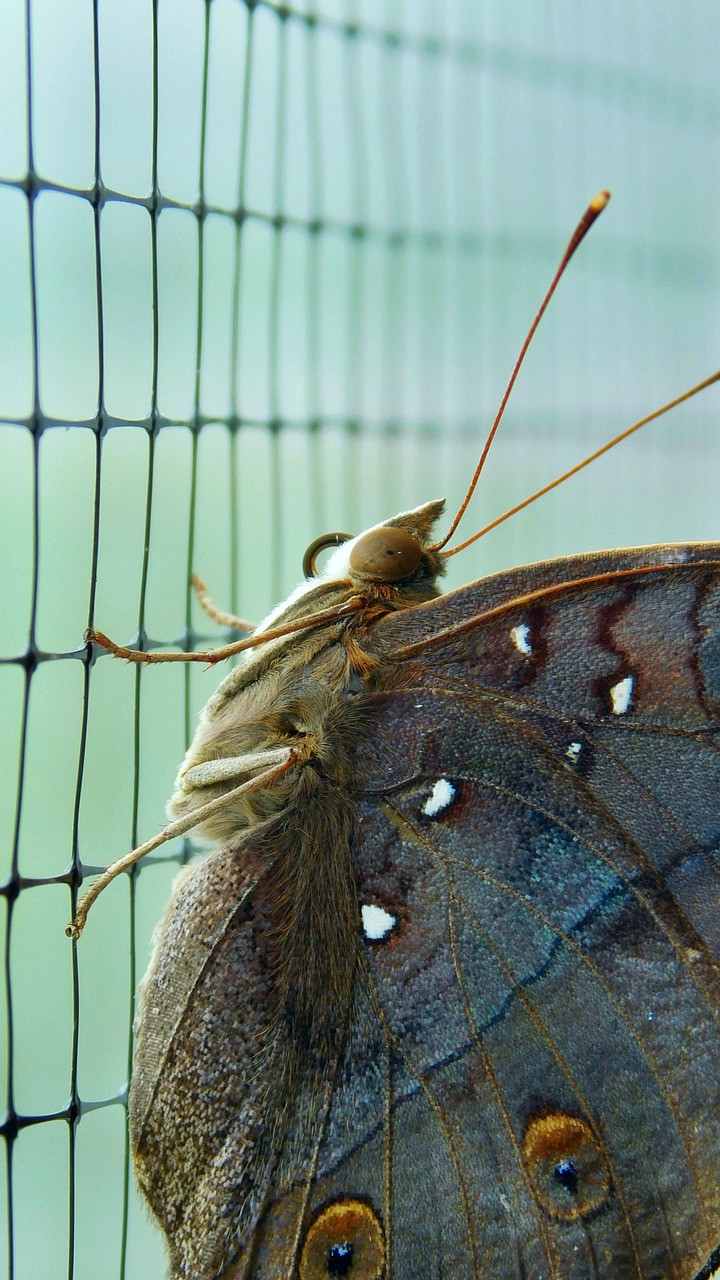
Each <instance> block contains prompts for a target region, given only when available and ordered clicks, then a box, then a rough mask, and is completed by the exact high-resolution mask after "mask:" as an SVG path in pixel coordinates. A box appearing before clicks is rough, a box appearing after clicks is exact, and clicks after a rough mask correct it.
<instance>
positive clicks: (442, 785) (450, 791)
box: [422, 778, 455, 818]
mask: <svg viewBox="0 0 720 1280" xmlns="http://www.w3.org/2000/svg"><path fill="white" fill-rule="evenodd" d="M454 798H455V788H454V786H453V784H452V782H450V781H449V780H448V779H447V778H438V780H437V782H436V783H435V786H434V787H433V789H432V791H431V792H430V795H429V796H428V798H427V800H426V801H425V803H424V805H423V809H422V811H423V813H425V814H427V816H428V818H437V816H438V814H439V813H442V812H443V810H445V809H447V808H448V807H449V805H451V804H452V802H453V800H454Z"/></svg>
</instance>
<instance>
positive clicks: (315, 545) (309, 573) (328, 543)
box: [302, 533, 352, 578]
mask: <svg viewBox="0 0 720 1280" xmlns="http://www.w3.org/2000/svg"><path fill="white" fill-rule="evenodd" d="M350 538H352V534H351V533H323V534H321V535H320V537H319V538H316V539H315V541H314V542H311V543H310V546H309V547H308V549H307V551H306V552H305V555H304V556H303V564H302V567H303V573H304V575H305V577H306V578H316V577H317V574H318V567H317V558H318V556H319V555H320V552H321V551H327V549H328V547H341V546H342V544H343V542H349V540H350Z"/></svg>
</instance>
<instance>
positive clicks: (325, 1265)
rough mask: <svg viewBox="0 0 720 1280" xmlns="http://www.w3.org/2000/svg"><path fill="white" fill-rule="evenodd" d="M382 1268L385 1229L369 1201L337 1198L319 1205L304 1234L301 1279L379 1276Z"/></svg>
mask: <svg viewBox="0 0 720 1280" xmlns="http://www.w3.org/2000/svg"><path fill="white" fill-rule="evenodd" d="M384 1270H385V1233H384V1231H383V1228H382V1223H381V1222H380V1219H379V1218H378V1216H377V1214H376V1213H375V1211H374V1209H372V1208H371V1207H370V1205H369V1204H365V1203H364V1202H363V1201H362V1200H350V1199H347V1200H336V1201H335V1203H334V1204H329V1205H327V1206H326V1208H324V1209H321V1211H320V1213H319V1214H318V1216H317V1217H316V1219H315V1221H314V1222H313V1223H312V1225H311V1226H310V1229H309V1230H308V1233H307V1236H306V1238H305V1244H304V1246H303V1251H302V1257H301V1259H300V1280H328V1277H330V1276H347V1277H348V1280H380V1277H381V1276H382V1275H383V1274H384Z"/></svg>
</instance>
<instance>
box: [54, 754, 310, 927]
mask: <svg viewBox="0 0 720 1280" xmlns="http://www.w3.org/2000/svg"><path fill="white" fill-rule="evenodd" d="M262 756H271V757H273V758H274V761H275V762H274V763H273V764H271V765H270V767H269V768H267V769H263V770H262V772H261V773H259V774H257V776H256V777H254V778H250V779H249V780H248V781H247V782H243V783H241V784H240V786H237V787H233V788H232V789H231V790H230V791H226V792H225V793H224V794H223V795H221V796H217V797H216V798H215V799H214V800H209V801H208V802H207V804H203V805H200V806H199V807H198V808H197V809H193V810H192V811H191V812H190V813H187V814H184V815H183V816H182V817H181V818H177V819H176V820H175V821H174V822H169V823H168V825H167V826H166V827H163V830H162V831H160V832H159V833H158V835H156V836H153V837H152V838H151V839H150V840H146V841H145V842H144V843H143V844H140V845H138V846H137V848H136V849H131V851H130V853H126V854H125V856H124V857H122V858H118V859H117V861H116V862H113V863H111V865H110V866H109V867H108V868H107V870H106V871H104V872H103V874H102V875H101V876H98V878H97V880H96V881H95V882H94V884H93V885H92V886H91V888H90V889H88V891H87V893H86V894H85V895H84V896H83V898H82V899H81V901H80V903H79V905H78V908H77V911H76V913H75V918H74V919H73V920H72V922H71V923H70V924H69V925H68V926H67V928H66V930H65V932H66V934H67V936H68V937H69V938H73V939H75V940H77V939H78V938H79V937H80V934H81V933H82V931H83V929H84V928H85V921H86V919H87V914H88V911H89V910H90V908H91V906H92V904H93V902H94V901H95V899H96V898H97V897H98V896H99V895H100V894H101V893H102V891H103V889H106V888H107V886H108V885H109V884H110V882H111V881H112V880H114V879H115V877H116V876H119V875H120V873H121V872H122V871H127V870H128V868H129V867H132V866H134V865H135V863H136V862H139V861H140V859H141V858H144V857H145V855H146V854H147V853H151V852H152V850H153V849H157V848H158V846H159V845H161V844H165V842H166V841H167V840H173V839H174V838H175V837H176V836H181V835H184V834H185V832H186V831H190V830H191V829H192V828H193V827H197V826H199V825H200V823H202V822H205V821H206V820H207V819H208V818H210V817H212V815H213V814H214V813H217V811H218V810H219V809H222V808H223V807H224V806H225V805H227V804H231V803H232V802H233V801H234V800H237V799H238V797H240V796H242V795H243V794H245V793H247V792H249V791H255V790H257V789H258V788H259V787H265V786H267V785H268V783H270V782H273V781H274V780H275V778H279V777H280V775H281V774H283V773H287V771H288V769H291V768H292V767H293V766H294V765H295V764H297V763H298V761H299V759H300V758H301V755H300V753H299V752H297V751H295V750H294V748H292V747H283V748H277V749H275V750H272V751H268V752H257V753H256V754H255V756H253V757H250V758H251V759H254V760H255V762H256V763H257V762H258V759H259V757H262ZM239 758H241V759H242V758H244V757H239ZM237 759H238V758H237V757H236V760H235V764H236V771H237ZM217 763H219V764H222V763H224V762H223V761H218V762H217ZM198 767H199V768H202V766H198ZM245 772H247V769H245Z"/></svg>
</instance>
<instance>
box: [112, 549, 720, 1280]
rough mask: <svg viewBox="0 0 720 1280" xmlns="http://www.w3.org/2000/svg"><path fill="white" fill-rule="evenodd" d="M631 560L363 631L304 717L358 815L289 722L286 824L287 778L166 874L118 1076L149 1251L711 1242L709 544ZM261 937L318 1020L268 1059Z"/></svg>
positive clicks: (433, 1257) (715, 1234)
mask: <svg viewBox="0 0 720 1280" xmlns="http://www.w3.org/2000/svg"><path fill="white" fill-rule="evenodd" d="M643 554H645V553H643ZM647 557H648V559H647V561H646V563H654V564H657V565H663V564H667V567H665V568H660V569H659V570H658V572H657V573H653V574H651V575H643V574H638V573H636V572H635V570H636V569H637V566H638V553H637V552H636V553H627V556H626V558H625V559H623V557H622V553H621V554H620V556H619V557H618V556H617V555H612V556H608V557H595V558H592V559H588V558H579V559H575V560H572V561H563V562H557V563H554V564H552V565H546V566H537V567H535V568H531V569H525V570H519V571H517V572H516V573H513V574H506V575H500V576H499V577H498V578H494V579H489V580H486V581H485V582H481V583H478V584H474V585H473V586H471V587H468V588H465V589H464V590H463V591H461V592H456V593H454V594H453V595H451V596H449V597H445V598H443V599H442V600H440V601H438V602H437V603H433V604H431V605H426V606H421V607H420V608H417V609H414V610H411V611H407V612H406V613H403V614H398V615H395V616H393V617H391V618H389V619H387V620H384V621H383V622H381V623H380V624H379V625H378V626H377V627H376V628H375V630H374V632H373V635H372V637H371V639H370V641H369V647H370V648H371V649H372V651H373V652H374V654H375V655H376V656H377V657H378V658H379V660H380V665H379V668H378V675H377V680H376V683H375V687H374V688H373V689H368V688H365V689H363V690H361V691H360V692H352V693H351V692H348V696H347V699H346V701H345V705H344V706H340V707H336V708H334V709H333V711H332V717H331V719H332V720H333V725H334V728H333V730H332V732H336V733H339V734H340V737H341V739H342V749H343V752H344V753H345V755H346V756H347V753H348V750H349V746H348V744H350V743H352V744H353V746H352V754H351V768H350V769H349V770H348V769H347V767H346V768H345V773H346V775H347V777H348V778H349V782H350V788H349V790H350V792H351V794H352V796H353V798H354V806H353V805H352V804H350V803H349V800H350V797H349V796H348V790H347V789H346V788H345V787H344V786H343V785H340V782H339V781H338V780H337V779H335V780H334V781H332V782H328V783H327V785H326V780H323V779H325V775H326V774H327V773H328V772H329V773H332V767H331V765H330V764H329V763H328V762H329V760H330V759H331V758H332V755H333V753H332V751H331V750H330V751H328V748H329V747H331V745H332V743H331V739H332V733H331V732H330V730H329V728H328V725H327V724H325V725H322V726H321V725H318V726H316V727H315V728H316V730H317V732H318V734H319V740H321V741H323V742H324V746H323V750H322V752H321V759H319V761H318V763H317V765H315V766H310V769H309V770H308V773H310V772H311V770H312V771H313V773H314V774H315V776H317V777H319V778H320V779H321V782H322V787H321V795H322V800H321V803H320V806H319V809H318V808H317V807H316V809H315V810H314V811H313V812H314V816H312V815H310V816H309V811H308V809H307V805H306V802H305V800H306V798H303V797H302V796H300V795H298V796H297V797H296V798H295V800H293V801H292V802H291V804H290V805H289V806H288V810H287V812H286V813H285V814H284V815H282V817H281V818H280V819H277V820H273V822H272V823H269V824H267V825H266V827H264V828H263V829H262V830H260V831H258V832H256V833H255V834H254V835H251V836H249V837H246V838H245V839H244V840H243V841H241V842H238V844H237V846H235V847H233V848H228V849H226V850H221V851H219V852H218V853H217V854H215V855H212V858H211V859H210V861H209V863H208V864H206V869H203V870H201V871H200V872H196V873H195V877H194V879H192V880H191V881H189V882H188V885H187V886H186V892H187V893H189V894H190V896H191V905H192V909H191V910H190V911H188V909H187V907H188V903H187V902H183V904H182V910H178V911H177V912H175V911H171V915H170V917H169V921H168V924H167V926H166V928H165V932H164V935H163V939H162V943H161V949H160V954H159V959H158V961H157V962H156V965H155V968H154V970H153V973H152V976H151V978H150V981H149V983H148V985H147V987H146V990H145V994H144V1014H143V1030H142V1034H141V1043H140V1046H139V1056H138V1074H137V1077H136V1083H135V1085H134V1097H135V1101H134V1108H135V1120H134V1130H133V1131H134V1142H135V1147H136V1151H138V1153H139V1155H140V1158H141V1160H142V1158H144V1157H143V1153H144V1152H147V1151H150V1150H151V1149H152V1148H153V1144H155V1147H156V1148H158V1150H159V1146H158V1144H160V1145H162V1146H163V1151H162V1152H161V1153H160V1155H159V1156H158V1154H157V1151H156V1152H155V1153H154V1154H153V1156H152V1160H151V1161H150V1165H151V1174H150V1175H149V1176H151V1177H152V1178H153V1179H154V1180H155V1181H156V1182H160V1183H162V1186H161V1187H160V1189H159V1192H158V1194H156V1198H155V1201H154V1203H155V1206H156V1211H158V1212H159V1213H160V1216H161V1218H162V1220H163V1224H164V1227H165V1230H166V1233H167V1234H168V1238H169V1241H170V1245H171V1252H172V1256H173V1275H175V1276H178V1277H180V1276H182V1277H190V1276H192V1277H194V1278H195V1280H200V1278H201V1277H202V1280H205V1278H206V1277H208V1278H209V1277H213V1276H216V1275H220V1274H222V1275H224V1276H227V1277H228V1278H229V1277H233V1278H234V1277H237V1278H238V1280H239V1277H241V1276H242V1277H249V1276H253V1277H263V1278H267V1280H269V1278H272V1280H275V1278H276V1277H278V1278H280V1277H282V1278H283V1280H285V1278H286V1277H291V1276H294V1275H299V1276H300V1280H326V1278H327V1277H332V1276H349V1277H350V1280H367V1277H371V1278H373V1280H380V1277H385V1280H389V1278H390V1277H392V1280H415V1277H417V1278H418V1280H419V1278H420V1277H422V1280H427V1278H428V1277H437V1278H438V1280H439V1278H440V1277H442V1278H443V1280H466V1277H473V1278H475V1277H488V1278H489V1280H508V1278H509V1277H517V1280H525V1278H527V1277H531V1276H532V1277H539V1276H550V1277H555V1278H556V1280H559V1278H560V1277H562V1280H569V1278H570V1277H572V1280H583V1278H585V1277H602V1278H603V1280H623V1278H624V1277H645V1278H648V1280H649V1277H657V1278H658V1280H659V1277H673V1278H675V1280H691V1278H692V1277H693V1276H694V1275H695V1272H696V1271H697V1269H698V1268H699V1267H700V1266H701V1265H702V1264H703V1262H704V1260H705V1258H706V1257H707V1255H708V1254H709V1252H710V1251H711V1249H712V1248H713V1247H714V1246H715V1245H716V1244H717V1242H718V1238H720V1230H719V1223H720V1211H719V1206H720V1185H719V1183H720V1172H719V1171H720V1134H719V1125H718V1103H719V1101H720V1098H719V1097H718V1088H719V1081H720V1033H719V1031H718V1004H719V1001H720V978H719V974H718V964H717V945H718V938H717V914H716V906H717V896H718V883H719V880H720V877H719V876H718V841H719V840H720V817H719V814H718V810H719V805H718V799H717V797H718V794H719V793H720V787H719V786H718V782H719V781H720V777H719V772H720V770H719V760H720V756H719V755H718V724H719V721H720V715H719V714H718V708H719V704H720V639H719V630H720V628H719V625H718V620H719V617H720V604H719V601H720V587H719V580H720V574H719V570H718V565H719V564H720V548H717V547H716V548H710V549H708V548H690V549H684V550H681V551H678V550H677V549H655V550H653V551H651V552H648V553H647ZM625 567H627V569H628V570H632V572H629V573H628V574H627V575H625V576H623V577H618V576H617V573H618V571H622V570H623V569H624V568H625ZM612 575H615V576H612ZM581 578H584V579H585V584H584V585H583V584H582V583H578V579H581ZM589 579H591V581H590V580H589ZM561 582H564V583H566V584H567V586H566V588H565V589H564V590H558V589H557V584H558V583H561ZM570 584H573V585H570ZM518 597H522V600H523V602H522V603H518ZM528 597H529V598H528ZM513 602H515V603H513ZM309 676H310V677H311V676H312V672H310V673H309ZM311 727H313V726H311ZM323 735H324V738H323ZM332 832H334V833H335V834H334V836H331V839H330V840H328V839H327V836H328V833H332ZM323 833H324V834H323ZM330 845H332V846H333V847H334V848H335V849H336V851H337V850H341V853H342V856H340V858H339V859H338V858H337V857H332V858H331V860H330V863H329V864H328V863H327V861H323V859H324V858H326V854H327V848H328V847H329V846H330ZM293 850H294V851H295V855H296V856H295V857H294V858H293ZM323 850H324V851H325V852H323ZM343 850H344V851H346V852H347V854H348V857H349V855H350V853H351V854H352V858H353V865H352V867H351V866H350V863H349V861H348V862H346V861H345V853H344V852H342V851H343ZM278 857H280V860H281V862H282V861H283V860H284V861H285V863H286V865H287V866H290V865H291V864H292V865H293V866H294V867H295V870H296V872H297V876H298V878H296V879H295V880H294V879H293V877H292V876H290V878H289V879H288V878H287V876H283V877H281V879H280V881H278V879H277V867H278ZM329 866H330V867H331V868H333V870H332V874H329V873H328V867H329ZM298 868H301V870H300V871H298ZM342 868H345V871H342ZM339 869H340V870H339ZM313 873H314V878H313ZM273 876H275V879H273ZM348 878H349V879H350V883H351V884H352V885H353V891H354V892H356V893H357V900H358V904H357V905H358V908H359V909H356V913H355V917H354V926H353V927H354V929H355V934H354V937H355V945H354V946H347V945H346V944H347V940H348V935H347V931H346V926H347V920H348V918H349V916H348V910H347V908H346V907H343V905H342V904H343V893H344V889H343V888H342V885H343V883H345V885H347V880H348ZM231 881H232V882H233V883H232V884H231V883H230V882H231ZM235 882H237V883H235ZM233 884H234V885H235V888H234V889H233ZM300 886H304V887H303V888H302V893H303V894H305V895H306V897H304V898H303V901H304V902H305V904H306V905H305V908H304V909H303V910H302V911H301V912H299V913H298V912H296V913H295V915H294V917H293V919H292V920H290V919H289V917H288V916H287V914H286V913H284V909H283V921H284V925H283V928H285V925H288V929H287V931H286V936H285V942H282V944H281V939H280V934H281V933H282V930H280V932H279V931H278V928H277V927H276V925H273V923H272V922H273V920H274V919H275V920H276V916H277V908H278V901H279V900H280V899H279V887H280V888H281V889H282V894H281V895H280V898H281V899H282V901H287V900H288V896H289V899H290V900H292V899H293V895H295V901H296V902H297V894H298V892H299V887H300ZM233 894H235V899H234V901H233ZM218 895H219V896H220V897H221V898H222V902H223V906H222V909H221V910H220V909H216V907H215V905H214V904H215V903H216V898H217V896H218ZM228 899H229V901H230V904H231V905H228ZM311 899H312V900H313V901H314V903H315V907H314V908H313V910H316V916H315V923H314V924H312V925H309V924H308V921H310V920H311V919H312V912H310V907H309V905H308V903H309V901H310V900H311ZM368 909H371V910H368ZM373 910H374V914H373ZM207 922H209V923H207ZM268 922H270V927H268ZM206 923H207V932H206V933H205V932H203V931H204V930H205V926H206ZM363 926H364V928H363ZM333 930H335V931H336V933H337V935H338V937H339V938H344V939H345V942H344V943H343V944H342V945H336V946H333V940H332V939H333ZM198 931H199V934H200V940H201V943H202V945H205V943H207V945H206V947H205V952H204V954H203V952H202V947H201V949H200V950H199V951H198V946H197V934H198ZM287 938H290V940H291V943H292V945H291V947H290V949H289V950H288V947H287ZM203 939H204V941H203ZM188 945H189V951H187V952H186V951H185V948H186V946H188ZM350 954H351V955H352V957H353V960H352V964H353V965H356V966H357V972H356V978H355V990H354V996H353V998H352V999H348V1000H346V1001H343V1000H342V999H341V996H340V992H341V989H342V983H337V982H335V983H333V981H332V980H331V974H332V968H333V963H334V961H333V957H334V956H335V957H338V956H345V957H347V956H348V955H350ZM178 955H182V956H183V957H184V956H186V955H190V956H194V957H195V959H194V961H193V964H191V965H189V966H187V961H186V959H183V960H182V964H183V965H186V970H185V971H184V972H182V973H181V974H180V977H179V979H178V980H176V979H175V977H174V976H172V975H173V966H174V964H175V963H176V962H177V957H178ZM279 955H281V957H283V958H284V959H283V963H282V964H280V965H278V956H279ZM290 955H292V956H294V960H293V963H292V965H290V968H291V970H292V971H293V972H300V973H305V972H309V973H311V974H312V979H311V981H310V983H309V985H308V989H314V990H316V992H317V998H318V1014H317V1017H314V1015H313V1014H312V1013H311V1012H310V1011H309V1009H308V1008H307V1007H305V1011H304V1014H303V1018H301V1019H300V1021H299V1022H296V1023H295V1024H294V1026H293V1029H292V1033H291V1036H290V1039H291V1040H292V1039H293V1038H294V1039H296V1040H297V1038H298V1032H299V1031H300V1030H301V1028H302V1026H305V1027H306V1028H309V1034H308V1036H306V1037H303V1036H302V1035H300V1037H299V1038H300V1039H301V1040H303V1039H306V1040H307V1041H308V1042H309V1043H310V1044H311V1046H314V1048H312V1052H311V1053H310V1054H309V1055H308V1053H307V1052H305V1053H304V1056H303V1055H301V1057H300V1058H295V1059H294V1063H295V1066H294V1068H293V1070H292V1071H291V1072H290V1074H288V1073H287V1071H283V1069H282V1067H281V1066H279V1065H278V1064H279V1063H281V1062H282V1058H283V1054H284V1053H285V1049H283V1050H281V1052H280V1058H278V1057H274V1056H273V1054H274V1052H275V1050H274V1049H273V1046H272V1045H270V1047H269V1048H268V1039H269V1037H270V1038H272V1037H273V1036H276V1034H277V1031H278V1026H279V1025H280V1024H279V1022H278V1007H279V1005H278V999H279V997H278V991H279V990H280V989H282V999H281V1000H280V1004H282V1003H283V1002H285V1004H286V1005H289V1006H290V1007H292V1008H294V1007H295V1005H296V996H295V995H292V991H291V995H292V999H289V996H288V991H289V988H288V986H287V969H288V963H287V958H288V956H290ZM221 957H225V959H222V960H221V959H220V958H221ZM343 963H347V961H346V960H345V961H343ZM193 965H194V968H193ZM228 966H229V968H228ZM190 969H193V971H192V972H190ZM228 972H230V973H231V974H232V975H235V976H234V977H231V978H228V977H227V974H228ZM323 973H325V975H326V979H327V985H328V989H329V990H331V991H332V992H333V993H334V994H333V995H332V996H331V997H327V996H326V995H324V994H323V983H322V980H321V979H322V974H323ZM283 974H285V975H286V976H285V977H283V976H282V975H283ZM283 983H284V984H285V985H283ZM169 1007H173V1008H174V1013H173V1014H168V1012H167V1010H168V1008H169ZM181 1023H184V1024H185V1025H186V1026H187V1028H189V1031H190V1034H191V1042H192V1049H193V1051H192V1053H191V1054H190V1058H191V1063H190V1065H189V1066H185V1067H183V1070H182V1072H181V1073H180V1074H181V1075H182V1077H183V1078H182V1080H180V1079H179V1074H178V1063H177V1062H174V1061H173V1060H172V1058H173V1055H174V1054H177V1053H178V1052H179V1049H178V1035H179V1028H180V1026H181ZM323 1024H327V1025H328V1028H329V1030H328V1035H327V1036H326V1037H325V1038H323V1037H322V1036H321V1037H320V1039H318V1037H317V1028H318V1026H322V1025H323ZM329 1024H332V1025H331V1026H330V1025H329ZM183 1034H185V1032H183ZM168 1036H169V1041H168ZM281 1038H282V1037H281ZM288 1082H289V1085H288ZM185 1126H187V1133H185V1132H184V1128H185ZM151 1200H152V1196H151ZM158 1204H159V1208H158ZM238 1251H239V1252H238ZM235 1255H237V1256H236V1260H235V1261H234V1262H231V1261H230V1259H231V1258H232V1257H233V1256H235ZM223 1268H225V1269H224V1270H223Z"/></svg>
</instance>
